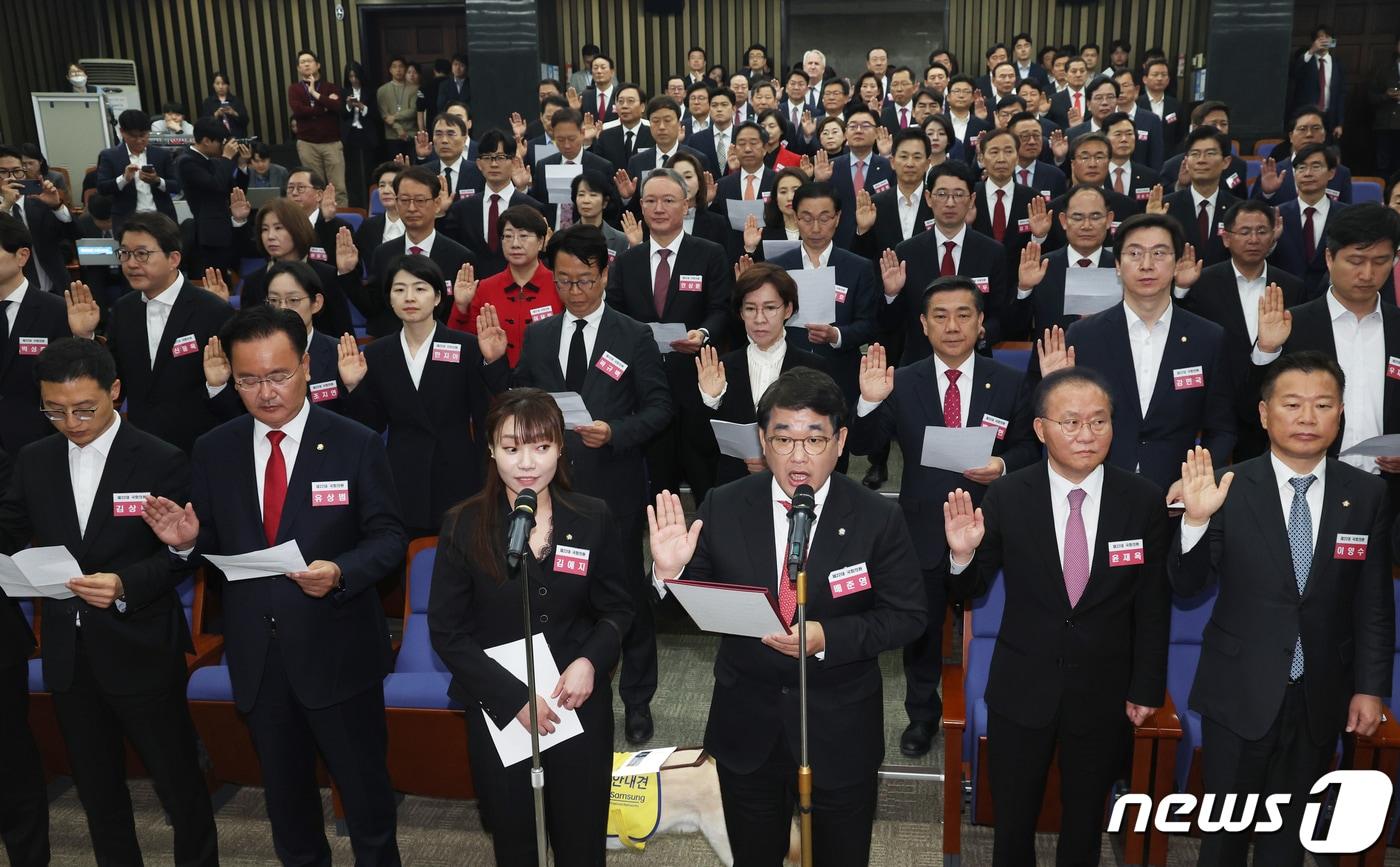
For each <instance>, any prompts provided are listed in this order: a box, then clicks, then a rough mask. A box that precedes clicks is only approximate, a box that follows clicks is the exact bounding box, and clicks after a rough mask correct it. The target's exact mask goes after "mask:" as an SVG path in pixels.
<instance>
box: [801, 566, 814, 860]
mask: <svg viewBox="0 0 1400 867" xmlns="http://www.w3.org/2000/svg"><path fill="white" fill-rule="evenodd" d="M804 562H805V558H804ZM797 647H798V651H797V721H798V732H799V742H800V744H801V747H800V750H799V752H800V759H801V763H800V764H799V765H798V767H797V815H798V822H799V827H800V830H801V836H802V850H801V851H802V867H812V765H811V763H810V762H808V760H807V567H806V566H805V565H804V566H803V567H802V568H801V569H798V570H797Z"/></svg>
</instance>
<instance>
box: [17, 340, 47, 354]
mask: <svg viewBox="0 0 1400 867" xmlns="http://www.w3.org/2000/svg"><path fill="white" fill-rule="evenodd" d="M48 345H49V339H48V338H47V337H21V338H20V339H19V354H20V355H38V354H39V353H41V352H43V351H44V350H45V349H47V348H48Z"/></svg>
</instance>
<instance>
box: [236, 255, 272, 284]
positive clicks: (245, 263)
mask: <svg viewBox="0 0 1400 867" xmlns="http://www.w3.org/2000/svg"><path fill="white" fill-rule="evenodd" d="M266 267H267V260H266V259H257V258H254V259H243V260H241V261H240V262H239V263H238V275H239V276H240V277H242V278H243V279H244V280H247V279H248V277H249V276H251V275H253V274H256V273H257V272H259V271H261V270H262V269H264V268H266Z"/></svg>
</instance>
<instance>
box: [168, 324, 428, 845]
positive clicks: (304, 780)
mask: <svg viewBox="0 0 1400 867" xmlns="http://www.w3.org/2000/svg"><path fill="white" fill-rule="evenodd" d="M220 342H221V343H222V344H223V346H224V347H225V349H226V350H227V352H228V355H229V363H230V366H231V367H232V370H233V380H234V382H235V383H236V384H237V385H238V390H239V394H240V395H241V396H242V398H243V403H244V406H246V407H247V409H248V413H249V414H248V415H245V416H240V417H239V418H236V419H234V420H233V421H230V422H226V423H225V424H223V425H221V426H220V427H219V428H218V429H217V430H216V431H213V432H211V433H210V434H209V435H208V436H206V437H204V438H203V439H202V440H201V441H200V444H199V446H198V448H197V449H196V450H195V454H194V456H193V461H192V465H193V476H194V484H193V491H192V494H191V498H190V500H191V501H190V502H188V503H185V504H183V505H181V504H179V503H178V501H172V500H170V499H168V498H166V497H147V499H146V510H145V519H146V522H147V523H148V524H150V525H151V527H152V529H154V530H155V532H156V535H157V536H159V537H160V540H161V541H162V542H164V543H166V544H167V545H170V546H171V548H172V549H173V550H174V551H176V552H178V554H179V556H180V557H181V558H189V557H195V558H198V557H200V556H202V555H204V554H214V553H219V554H235V553H243V552H249V551H258V550H262V549H264V548H267V547H269V546H271V545H276V544H279V543H285V542H290V541H293V540H295V542H296V544H297V547H298V548H299V550H300V552H301V554H302V556H303V557H305V558H306V561H307V568H306V569H305V570H304V571H299V572H291V573H288V574H287V575H285V576H282V575H269V576H266V577H262V578H252V579H249V580H243V581H228V582H226V583H225V584H224V587H223V600H224V609H223V612H224V639H225V642H226V644H225V648H226V651H225V659H226V660H227V661H228V669H229V679H230V680H231V682H232V684H233V696H234V702H235V704H236V705H237V706H238V709H239V711H240V712H242V713H243V714H244V717H245V719H246V721H247V723H248V728H249V730H250V731H251V733H252V736H253V744H254V746H255V747H256V748H257V751H258V760H259V763H260V764H261V766H262V775H263V785H264V794H265V797H266V799H267V813H268V819H269V820H270V821H271V824H272V841H273V846H274V848H275V849H276V850H277V854H278V857H279V858H280V859H281V860H282V861H283V862H284V863H285V862H293V863H298V864H321V865H327V864H330V861H331V855H330V847H329V845H328V844H327V843H326V838H325V819H324V817H323V816H322V814H321V796H320V793H319V790H318V787H317V782H316V757H317V754H318V753H319V754H320V755H321V756H323V757H324V758H325V763H326V767H327V768H328V769H329V770H330V775H331V779H332V780H334V782H335V784H336V787H337V789H338V791H339V792H340V796H341V799H342V801H343V802H344V804H345V821H346V824H347V825H348V827H349V831H350V841H351V847H352V848H353V849H354V852H355V862H356V863H357V864H377V865H397V864H398V863H399V852H398V844H397V842H396V841H395V806H394V793H393V789H392V787H391V785H390V782H389V773H388V769H387V767H386V765H385V752H386V749H387V740H388V735H387V732H386V730H385V722H384V685H383V683H384V675H385V674H387V673H388V670H389V667H390V659H391V655H390V654H391V651H390V647H389V635H388V630H387V629H386V627H385V625H384V610H383V608H382V607H381V606H380V604H379V596H378V594H377V593H375V592H374V587H375V584H376V583H377V582H378V581H379V580H380V579H382V578H384V577H385V576H386V575H388V574H389V573H390V572H391V571H392V570H393V569H394V568H395V566H396V564H398V563H400V562H402V559H403V556H404V552H405V550H406V547H407V543H406V539H405V536H404V530H403V525H402V523H401V522H400V520H399V504H398V496H397V494H396V493H395V491H394V481H393V478H392V476H391V475H390V472H389V462H388V459H387V458H386V456H385V453H384V444H383V441H382V440H381V439H380V438H379V435H378V434H376V433H374V432H373V431H370V430H369V429H368V428H365V427H363V426H361V425H359V424H356V423H355V422H353V421H350V420H349V419H345V418H342V417H341V416H339V415H336V414H335V413H333V412H328V411H326V410H323V409H320V408H319V407H314V406H312V405H311V402H310V401H308V400H307V399H306V392H307V380H308V375H307V358H306V327H305V326H304V325H303V324H302V322H301V320H300V319H299V318H298V317H297V315H296V314H295V313H293V312H291V311H289V310H272V309H270V308H268V307H266V306H258V307H253V308H250V309H248V310H243V311H240V312H239V313H238V315H237V317H235V318H234V319H233V320H231V321H230V322H229V324H228V326H227V327H226V328H225V329H224V331H223V332H222V334H221V335H220ZM313 490H315V493H313ZM255 492H256V493H255ZM323 492H324V493H323Z"/></svg>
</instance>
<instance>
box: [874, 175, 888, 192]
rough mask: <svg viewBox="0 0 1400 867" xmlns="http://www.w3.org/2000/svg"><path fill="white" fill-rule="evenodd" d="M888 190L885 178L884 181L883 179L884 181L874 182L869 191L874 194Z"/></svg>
mask: <svg viewBox="0 0 1400 867" xmlns="http://www.w3.org/2000/svg"><path fill="white" fill-rule="evenodd" d="M889 188H890V182H889V179H888V178H886V179H884V180H880V181H876V182H875V183H874V184H872V185H871V187H870V190H871V192H874V193H883V192H884V191H885V190H888V189H889Z"/></svg>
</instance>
